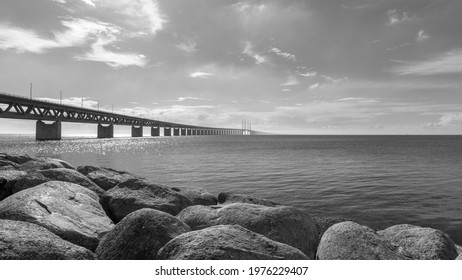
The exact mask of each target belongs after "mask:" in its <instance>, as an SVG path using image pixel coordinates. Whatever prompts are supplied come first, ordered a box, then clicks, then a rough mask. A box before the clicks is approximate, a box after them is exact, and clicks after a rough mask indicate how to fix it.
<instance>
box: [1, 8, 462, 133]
mask: <svg viewBox="0 0 462 280" xmlns="http://www.w3.org/2000/svg"><path fill="white" fill-rule="evenodd" d="M461 14H462V1H460V0H264V1H257V0H254V1H250V0H249V1H237V0H1V3H0V65H1V68H0V74H1V75H0V91H4V92H9V93H15V94H19V95H23V96H28V95H29V83H30V82H32V83H33V92H34V97H36V98H44V99H59V92H60V90H62V92H63V98H64V100H65V102H67V103H69V104H77V105H80V102H81V97H82V96H83V97H84V100H85V102H84V103H85V106H88V107H94V108H96V106H97V104H98V102H99V106H100V108H102V109H109V110H111V109H112V106H113V107H114V110H115V111H117V112H121V113H124V112H125V113H126V114H135V115H142V116H145V117H149V118H154V119H160V120H167V121H175V122H182V123H191V124H196V125H207V126H219V127H221V126H224V127H235V128H240V126H241V120H242V119H244V118H245V119H247V120H249V121H252V128H254V129H256V130H261V131H269V132H276V133H300V134H304V133H313V134H406V133H409V134H460V133H461V132H462V111H461V108H462V106H461V104H462V33H461V32H462V31H461V27H462V17H461V16H460V15H461ZM0 121H1V123H2V125H3V129H4V131H6V132H8V129H10V130H11V129H14V131H15V132H18V131H20V130H21V129H18V128H23V129H24V130H26V129H28V128H29V127H33V125H34V123H33V122H31V121H29V122H28V123H27V124H25V123H24V121H22V122H19V121H12V120H4V119H3V120H0Z"/></svg>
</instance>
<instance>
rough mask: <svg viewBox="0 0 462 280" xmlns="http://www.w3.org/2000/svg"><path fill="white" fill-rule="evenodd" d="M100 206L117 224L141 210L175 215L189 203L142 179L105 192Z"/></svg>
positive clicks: (126, 182)
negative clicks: (147, 209) (146, 209)
mask: <svg viewBox="0 0 462 280" xmlns="http://www.w3.org/2000/svg"><path fill="white" fill-rule="evenodd" d="M102 204H103V207H104V208H105V210H106V213H108V215H109V217H111V219H112V220H113V221H115V222H119V221H120V220H122V219H123V218H124V217H125V216H127V215H128V214H130V213H131V212H133V211H136V210H139V209H142V208H151V209H156V210H159V211H163V212H167V213H169V214H172V215H176V214H178V213H179V212H180V211H181V210H182V209H184V208H186V207H188V206H190V205H191V201H189V199H187V198H186V197H185V196H183V195H181V194H179V193H177V192H175V191H173V190H171V189H170V188H168V187H167V186H163V185H157V184H154V183H152V182H149V181H147V180H142V179H130V180H127V181H125V182H122V183H120V184H118V185H117V186H116V187H114V188H112V189H110V190H108V191H106V192H105V193H104V195H103V197H102Z"/></svg>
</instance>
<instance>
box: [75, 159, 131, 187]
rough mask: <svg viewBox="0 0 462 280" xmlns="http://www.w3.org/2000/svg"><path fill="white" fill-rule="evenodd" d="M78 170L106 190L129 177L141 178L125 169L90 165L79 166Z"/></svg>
mask: <svg viewBox="0 0 462 280" xmlns="http://www.w3.org/2000/svg"><path fill="white" fill-rule="evenodd" d="M77 171H79V172H80V173H82V174H83V175H85V176H87V177H88V178H89V179H90V180H91V181H93V182H94V183H95V184H97V185H98V186H99V187H100V188H102V189H103V190H105V191H107V190H110V189H112V188H113V187H115V186H116V185H118V184H120V183H122V182H125V181H127V180H129V179H136V178H139V177H138V176H136V175H133V174H131V173H128V172H125V171H117V170H114V169H111V168H104V167H96V166H89V165H85V166H79V167H77Z"/></svg>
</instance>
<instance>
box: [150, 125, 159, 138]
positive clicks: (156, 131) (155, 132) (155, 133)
mask: <svg viewBox="0 0 462 280" xmlns="http://www.w3.org/2000/svg"><path fill="white" fill-rule="evenodd" d="M151 136H160V127H153V126H152V127H151Z"/></svg>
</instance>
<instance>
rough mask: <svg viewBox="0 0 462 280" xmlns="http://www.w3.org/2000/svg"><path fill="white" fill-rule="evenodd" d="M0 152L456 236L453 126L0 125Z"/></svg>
mask: <svg viewBox="0 0 462 280" xmlns="http://www.w3.org/2000/svg"><path fill="white" fill-rule="evenodd" d="M0 152H6V153H15V154H29V155H31V156H43V157H54V158H59V159H62V160H65V161H67V162H69V163H71V164H72V165H74V166H79V165H96V166H105V167H110V168H114V169H119V170H126V171H129V172H132V173H134V174H137V175H139V176H143V177H145V178H147V179H149V180H151V181H153V182H155V183H159V184H164V185H168V186H170V187H174V186H187V187H197V188H203V189H206V190H208V191H209V192H211V193H213V194H215V195H218V193H220V192H225V191H226V192H233V193H239V194H246V195H252V196H255V197H260V198H266V199H271V200H274V201H277V202H280V203H282V204H285V205H290V206H295V207H298V208H301V209H303V210H305V211H306V212H307V213H309V214H310V215H312V216H318V217H340V218H345V219H350V220H353V221H356V222H358V223H361V224H365V225H368V226H370V227H371V228H373V229H376V230H379V229H384V228H386V227H389V226H392V225H396V224H404V223H408V224H415V225H419V226H425V227H432V228H437V229H440V230H442V231H444V232H445V233H447V234H448V235H449V236H450V237H451V238H452V239H453V240H454V241H455V242H456V243H457V244H460V245H462V136H320V135H314V136H311V135H310V136H307V135H303V136H297V135H291V136H286V135H262V136H188V137H142V138H131V137H117V138H113V139H94V138H85V137H66V138H64V139H63V140H61V141H45V142H37V141H35V139H34V136H32V135H0Z"/></svg>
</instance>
